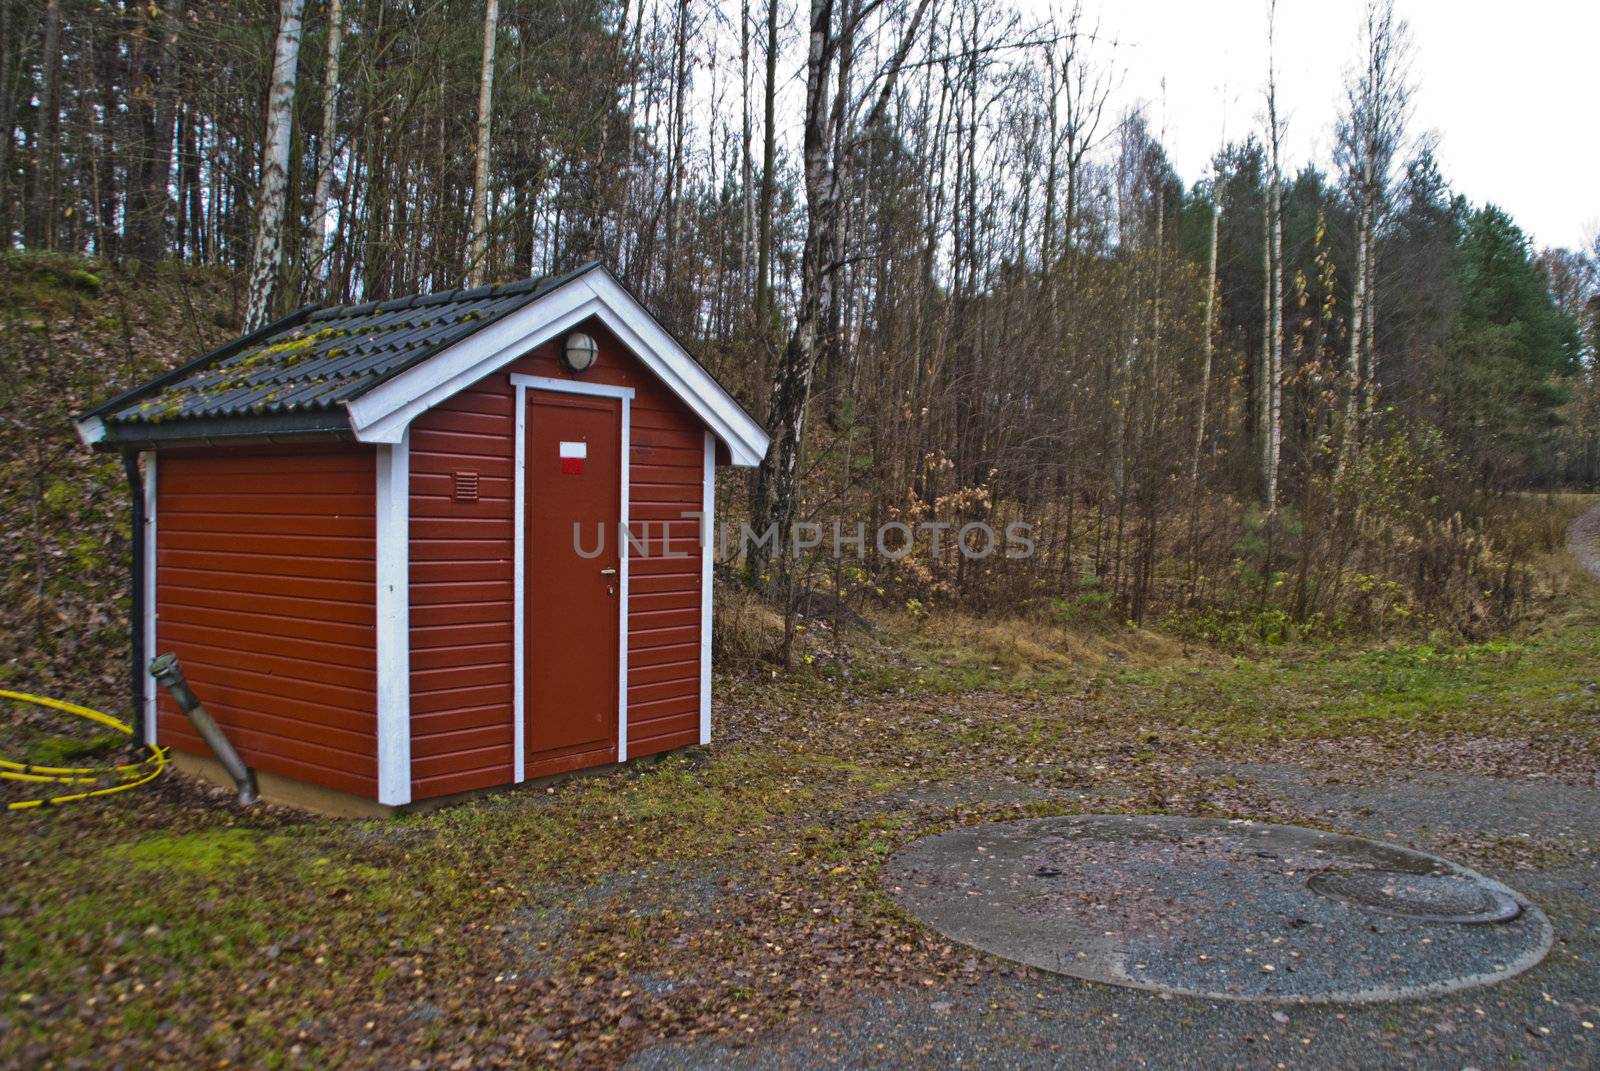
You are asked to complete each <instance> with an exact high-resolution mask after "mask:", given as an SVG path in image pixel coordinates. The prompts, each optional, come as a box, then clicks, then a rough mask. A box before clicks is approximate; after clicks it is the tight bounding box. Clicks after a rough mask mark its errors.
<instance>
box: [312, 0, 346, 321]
mask: <svg viewBox="0 0 1600 1071" xmlns="http://www.w3.org/2000/svg"><path fill="white" fill-rule="evenodd" d="M343 42H344V5H343V3H342V0H328V61H327V64H326V66H325V67H324V68H323V75H322V135H321V137H320V138H319V139H318V142H317V190H316V193H315V195H314V196H313V199H312V203H311V225H312V226H313V227H314V228H316V230H315V232H314V233H315V234H316V237H317V271H318V274H320V275H321V276H322V278H323V280H324V281H325V282H326V281H328V280H329V279H330V277H331V272H330V269H331V267H332V263H333V238H334V234H333V220H332V218H331V217H330V215H329V208H330V206H331V205H332V203H333V164H334V156H335V154H336V150H337V145H338V133H339V59H340V52H341V49H342V46H343ZM331 296H332V295H331V294H330V295H329V297H330V298H331Z"/></svg>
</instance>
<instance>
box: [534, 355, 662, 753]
mask: <svg viewBox="0 0 1600 1071" xmlns="http://www.w3.org/2000/svg"><path fill="white" fill-rule="evenodd" d="M511 385H512V386H513V387H515V388H516V395H517V400H516V407H517V408H516V448H515V449H516V462H515V464H514V465H513V472H514V473H515V477H514V483H513V491H512V496H511V512H512V515H513V521H512V525H511V531H512V552H511V555H512V562H511V589H512V594H511V603H512V606H511V620H512V632H511V635H512V642H511V710H512V713H511V741H512V745H511V746H512V748H513V751H514V754H513V756H512V777H513V779H514V780H515V781H517V782H518V783H521V782H522V781H525V780H527V771H526V769H525V765H526V757H525V754H524V752H525V749H526V745H527V706H526V699H525V694H526V693H525V686H526V674H527V660H526V654H527V648H526V641H525V635H526V632H527V629H526V628H525V621H526V615H527V606H526V602H527V594H526V590H525V580H526V576H525V570H526V568H527V565H526V559H527V525H526V523H525V522H526V518H527V511H526V505H527V486H528V458H527V452H528V442H527V431H528V391H530V390H542V391H551V392H554V393H558V394H586V395H589V396H590V397H595V398H616V399H619V400H620V401H621V402H622V431H621V440H622V442H621V446H622V459H621V469H620V480H619V482H620V483H621V485H622V486H621V503H620V507H619V510H618V517H619V518H620V527H619V529H618V530H617V531H616V532H614V533H612V534H613V535H614V536H615V538H616V539H617V541H618V547H617V594H618V602H617V761H618V762H627V761H628V540H627V539H626V538H625V537H624V536H623V532H626V531H627V530H628V485H629V482H630V481H629V476H628V453H629V449H630V446H631V440H632V435H631V429H632V426H633V388H632V387H614V386H611V385H610V384H608V383H586V382H578V381H574V380H570V379H552V378H550V377H548V376H528V375H523V374H521V373H519V372H513V373H512V374H511Z"/></svg>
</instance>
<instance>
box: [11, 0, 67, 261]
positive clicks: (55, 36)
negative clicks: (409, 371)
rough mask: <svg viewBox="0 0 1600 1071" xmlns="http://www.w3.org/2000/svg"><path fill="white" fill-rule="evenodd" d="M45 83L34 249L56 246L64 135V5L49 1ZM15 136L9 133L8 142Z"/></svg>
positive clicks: (29, 225)
mask: <svg viewBox="0 0 1600 1071" xmlns="http://www.w3.org/2000/svg"><path fill="white" fill-rule="evenodd" d="M40 65H41V66H42V67H43V69H44V79H43V82H42V85H41V89H40V93H39V126H38V132H37V134H36V135H35V136H34V154H33V196H32V203H31V204H30V205H29V208H28V218H27V220H26V227H25V236H26V241H27V244H28V246H29V247H30V248H33V249H49V248H51V246H53V245H54V244H55V231H56V213H55V190H56V156H57V150H58V148H59V146H58V144H57V143H58V142H59V140H60V131H61V3H60V0H47V3H46V4H45V9H44V43H43V46H42V49H41V52H40ZM10 138H11V132H10V131H9V130H7V131H6V140H8V141H9V140H10Z"/></svg>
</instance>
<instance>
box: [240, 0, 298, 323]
mask: <svg viewBox="0 0 1600 1071" xmlns="http://www.w3.org/2000/svg"><path fill="white" fill-rule="evenodd" d="M304 8H305V0H281V2H280V4H279V6H278V35H277V42H276V45H275V46H274V48H273V56H272V82H271V85H270V87H269V89H268V91H267V134H266V140H265V144H264V146H263V150H262V158H261V192H260V195H259V197H258V198H257V204H256V236H255V255H254V256H253V257H252V265H251V268H250V288H249V299H248V301H247V303H246V305H245V314H244V327H245V330H246V331H254V330H255V329H256V328H258V327H261V326H262V325H264V324H266V323H267V322H268V321H269V320H271V319H272V312H273V301H274V299H275V298H276V296H277V290H278V276H279V274H280V272H281V271H282V268H283V247H284V244H285V241H286V235H285V231H286V229H287V228H286V223H287V215H288V191H289V148H290V145H289V140H290V138H291V136H292V135H293V131H294V91H295V79H296V76H297V75H298V72H299V68H300V32H301V19H302V16H303V14H304Z"/></svg>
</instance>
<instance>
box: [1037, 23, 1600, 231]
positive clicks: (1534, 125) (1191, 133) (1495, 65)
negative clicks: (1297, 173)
mask: <svg viewBox="0 0 1600 1071" xmlns="http://www.w3.org/2000/svg"><path fill="white" fill-rule="evenodd" d="M1022 2H1023V3H1024V5H1025V7H1027V8H1030V9H1033V10H1037V11H1039V12H1043V11H1044V10H1046V9H1047V8H1048V7H1049V6H1050V4H1049V2H1048V0H1022ZM1084 6H1085V10H1086V13H1088V14H1090V19H1089V21H1090V22H1093V14H1094V13H1095V12H1098V14H1099V17H1100V20H1101V26H1102V29H1103V31H1104V32H1107V33H1109V34H1111V35H1113V36H1115V37H1116V38H1117V39H1118V41H1119V46H1118V48H1117V50H1116V54H1117V67H1118V68H1119V70H1120V71H1121V76H1120V88H1119V91H1118V102H1119V104H1124V103H1130V102H1132V101H1134V100H1137V99H1139V98H1144V99H1146V100H1148V101H1149V102H1150V110H1149V114H1150V121H1151V125H1152V127H1154V128H1156V129H1160V127H1161V126H1162V125H1163V124H1162V118H1161V105H1160V103H1159V101H1160V100H1161V79H1162V77H1163V76H1165V78H1166V80H1167V90H1166V121H1165V126H1166V131H1167V132H1166V144H1167V146H1168V151H1169V152H1170V153H1171V154H1172V156H1173V158H1174V163H1175V164H1176V165H1177V167H1178V169H1179V171H1180V173H1181V174H1182V175H1183V177H1184V178H1185V179H1186V180H1188V181H1191V182H1192V181H1194V180H1195V179H1196V178H1198V177H1200V176H1201V175H1203V174H1204V172H1205V170H1206V168H1207V166H1208V160H1209V158H1210V156H1211V154H1212V152H1213V151H1215V147H1216V145H1217V144H1218V143H1219V141H1220V140H1221V137H1222V130H1223V123H1224V120H1226V123H1227V133H1228V136H1229V137H1230V138H1233V137H1242V136H1244V135H1245V134H1247V133H1248V132H1249V131H1250V130H1254V129H1258V128H1259V127H1260V126H1261V120H1260V116H1261V112H1262V108H1261V100H1262V96H1261V87H1262V85H1263V82H1264V78H1265V73H1266V0H1084ZM1362 9H1363V3H1362V0H1279V4H1278V64H1279V79H1278V84H1279V87H1278V95H1279V102H1280V103H1279V109H1280V112H1283V113H1284V114H1286V115H1287V117H1288V121H1289V130H1288V141H1287V144H1286V145H1285V160H1284V164H1285V170H1286V171H1290V172H1291V173H1292V171H1293V170H1294V169H1295V167H1297V166H1298V165H1299V164H1301V163H1303V162H1305V161H1306V160H1314V161H1316V162H1317V163H1319V164H1322V165H1323V166H1328V165H1329V164H1331V160H1332V141H1333V124H1334V120H1335V117H1336V116H1337V115H1338V113H1339V111H1340V109H1341V107H1342V105H1343V88H1342V87H1343V79H1344V70H1345V68H1346V66H1347V65H1348V64H1349V63H1350V62H1351V60H1352V59H1353V58H1354V55H1355V49H1356V31H1357V28H1358V26H1359V24H1360V20H1361V12H1362ZM1398 11H1399V13H1400V14H1401V15H1402V16H1403V17H1404V18H1405V19H1406V20H1407V21H1409V22H1410V24H1411V31H1412V38H1413V42H1414V51H1413V70H1414V80H1415V83H1416V87H1417V89H1416V96H1415V101H1416V106H1415V115H1414V118H1413V121H1412V129H1413V133H1414V134H1422V133H1424V132H1432V133H1433V134H1434V135H1435V136H1436V137H1437V139H1438V156H1439V161H1440V167H1441V170H1442V171H1443V172H1444V175H1445V177H1446V178H1447V179H1448V180H1449V181H1450V182H1451V183H1452V185H1453V186H1454V188H1455V190H1456V191H1457V192H1459V193H1463V194H1465V195H1466V196H1467V197H1469V198H1470V199H1471V200H1472V201H1473V202H1474V203H1478V204H1481V203H1483V202H1486V201H1492V202H1494V203H1496V204H1498V205H1500V206H1501V207H1503V208H1505V209H1506V210H1507V211H1509V212H1510V213H1511V215H1512V216H1513V217H1514V218H1515V219H1516V220H1517V222H1518V223H1519V224H1521V225H1522V227H1523V229H1524V230H1526V231H1528V232H1529V233H1530V234H1531V235H1533V237H1534V240H1535V241H1536V242H1537V243H1539V244H1540V245H1565V246H1580V245H1583V244H1586V243H1587V241H1588V240H1589V239H1590V237H1591V236H1592V235H1593V234H1594V232H1595V230H1596V228H1597V227H1600V121H1597V120H1596V118H1595V114H1596V112H1595V102H1596V99H1597V97H1600V74H1597V72H1596V64H1597V61H1600V0H1511V2H1506V0H1498V2H1496V3H1489V2H1488V0H1400V2H1399V4H1398Z"/></svg>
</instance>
